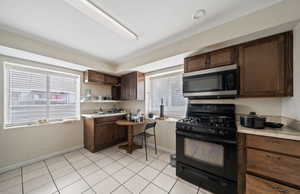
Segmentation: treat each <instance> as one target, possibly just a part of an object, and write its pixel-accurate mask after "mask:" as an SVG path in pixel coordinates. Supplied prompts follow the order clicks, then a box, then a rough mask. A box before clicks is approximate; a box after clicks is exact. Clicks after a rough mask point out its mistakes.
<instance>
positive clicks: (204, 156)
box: [176, 131, 237, 181]
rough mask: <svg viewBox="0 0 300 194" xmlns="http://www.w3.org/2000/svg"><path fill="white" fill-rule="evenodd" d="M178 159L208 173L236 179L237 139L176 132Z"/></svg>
mask: <svg viewBox="0 0 300 194" xmlns="http://www.w3.org/2000/svg"><path fill="white" fill-rule="evenodd" d="M176 160H177V161H178V162H180V163H183V164H186V165H189V166H191V167H193V168H196V169H199V170H202V171H205V172H207V173H210V174H213V175H216V176H219V177H223V178H225V179H228V180H231V181H236V179H237V145H236V141H230V140H223V139H221V138H219V137H208V136H203V135H199V134H195V133H189V132H182V131H177V132H176Z"/></svg>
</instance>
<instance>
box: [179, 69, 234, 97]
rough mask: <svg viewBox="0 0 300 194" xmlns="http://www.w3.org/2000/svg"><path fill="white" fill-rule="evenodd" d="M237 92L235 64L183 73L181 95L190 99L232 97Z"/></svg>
mask: <svg viewBox="0 0 300 194" xmlns="http://www.w3.org/2000/svg"><path fill="white" fill-rule="evenodd" d="M238 94H239V68H238V66H237V65H228V66H223V67H216V68H211V69H206V70H201V71H196V72H190V73H184V74H183V95H184V97H187V98H190V99H211V98H234V97H236V96H237V95H238Z"/></svg>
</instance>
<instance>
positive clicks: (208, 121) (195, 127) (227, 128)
mask: <svg viewBox="0 0 300 194" xmlns="http://www.w3.org/2000/svg"><path fill="white" fill-rule="evenodd" d="M187 115H188V116H187V117H186V118H185V119H181V120H179V121H177V123H176V129H177V130H179V131H185V132H192V133H201V134H204V135H213V136H222V137H235V136H236V131H237V130H236V124H235V113H234V106H233V107H232V106H229V105H203V104H201V105H189V107H188V114H187Z"/></svg>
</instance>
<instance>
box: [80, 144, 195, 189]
mask: <svg viewBox="0 0 300 194" xmlns="http://www.w3.org/2000/svg"><path fill="white" fill-rule="evenodd" d="M113 151H114V150H113ZM116 152H119V153H121V154H124V153H122V152H120V151H119V150H117V151H116ZM80 153H81V154H82V155H84V156H85V157H86V158H88V159H89V160H91V159H90V158H89V157H88V156H86V155H85V154H84V153H82V152H81V151H80ZM99 153H100V152H99ZM139 153H142V154H145V153H143V152H139ZM102 154H104V155H105V156H106V157H108V158H110V159H112V160H114V161H115V162H118V161H119V160H121V159H122V158H124V157H126V156H128V157H130V158H132V159H134V160H135V162H139V163H142V164H144V165H145V166H144V167H143V168H142V169H140V170H139V171H137V172H135V171H133V170H131V169H129V168H127V167H128V166H125V165H123V164H122V163H120V162H118V163H120V164H121V165H122V166H124V167H123V168H122V169H120V170H123V169H127V170H130V171H131V172H133V173H134V175H133V176H132V177H134V176H136V175H137V176H139V177H140V178H142V179H143V180H145V181H147V182H149V183H148V184H147V185H146V186H145V187H144V188H143V189H142V190H141V191H140V192H143V191H144V190H145V189H146V188H147V187H148V186H149V185H150V184H153V185H155V186H157V187H158V188H160V189H161V190H163V191H166V190H165V189H163V188H161V187H160V186H158V185H156V184H155V183H153V181H154V180H155V179H156V178H157V177H158V176H159V175H161V174H163V175H165V176H168V177H170V178H172V179H174V177H172V176H170V175H168V174H166V173H164V172H163V171H164V170H165V169H166V168H167V167H168V165H169V163H168V162H166V161H165V160H162V159H159V156H157V157H152V159H153V160H152V161H151V162H150V163H144V162H142V161H141V160H140V159H138V158H137V157H132V156H130V155H128V154H126V153H125V154H124V155H125V156H124V157H122V158H119V159H117V160H116V159H113V158H111V157H109V155H107V154H106V153H102ZM155 160H158V161H162V162H165V163H167V165H166V166H165V167H164V168H163V169H161V170H158V169H156V168H153V167H152V166H150V164H151V163H152V162H154V161H155ZM91 161H92V160H91ZM92 162H93V163H95V162H94V161H92ZM95 164H96V163H95ZM96 165H97V164H96ZM97 166H98V165H97ZM107 166H109V165H107ZM98 167H99V168H100V169H102V170H103V168H101V167H100V166H98ZM146 167H149V168H151V169H154V170H157V171H159V173H158V174H157V175H156V176H155V177H154V178H153V179H152V180H151V181H149V180H147V179H145V178H144V177H142V176H141V175H139V173H140V172H141V171H142V170H143V169H145V168H146ZM104 172H105V171H104ZM115 173H117V172H114V173H113V174H115ZM106 174H108V173H106ZM113 174H112V175H110V174H108V175H109V177H111V178H112V179H114V180H115V181H117V182H118V183H120V182H119V181H118V180H116V179H115V178H114V177H113ZM132 177H131V178H132ZM131 178H129V179H128V180H126V181H125V182H124V183H120V186H118V187H116V188H115V189H114V190H113V191H112V192H114V191H116V190H117V189H119V188H120V187H121V186H123V187H124V188H125V189H126V190H128V189H127V187H126V186H125V184H126V183H127V182H129V181H130V180H131ZM102 181H103V180H102ZM102 181H100V182H102ZM100 182H99V183H100ZM177 182H178V179H177V178H175V183H174V184H173V185H172V187H171V189H170V191H168V192H167V193H170V192H171V190H172V189H173V188H174V186H175V185H176V183H177ZM99 183H97V184H99ZM198 190H199V188H198ZM198 190H197V192H198ZM128 191H129V192H131V191H130V190H128Z"/></svg>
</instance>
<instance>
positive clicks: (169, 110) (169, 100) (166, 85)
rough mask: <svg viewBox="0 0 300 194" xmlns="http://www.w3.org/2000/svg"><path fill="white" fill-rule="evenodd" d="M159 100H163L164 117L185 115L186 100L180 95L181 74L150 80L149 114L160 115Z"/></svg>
mask: <svg viewBox="0 0 300 194" xmlns="http://www.w3.org/2000/svg"><path fill="white" fill-rule="evenodd" d="M161 99H163V100H164V105H165V108H164V109H165V115H167V116H175V117H176V116H179V117H182V116H184V115H185V113H186V106H187V99H185V98H184V97H183V93H182V73H175V74H169V75H164V76H160V77H153V78H150V99H149V106H148V107H149V112H152V113H155V114H159V113H160V105H161Z"/></svg>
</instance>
